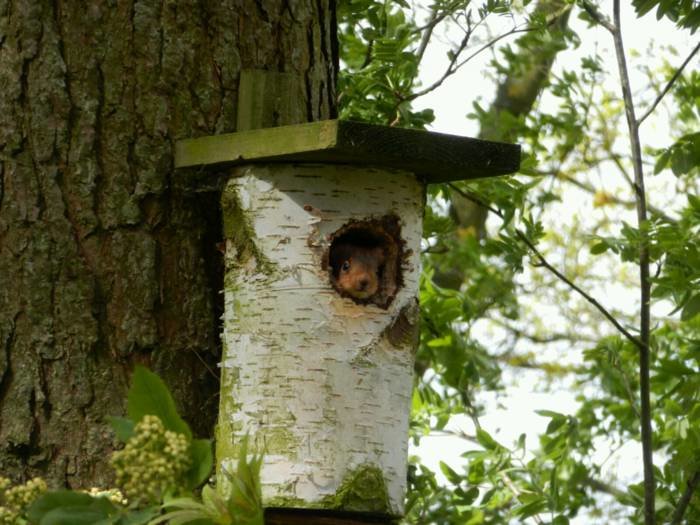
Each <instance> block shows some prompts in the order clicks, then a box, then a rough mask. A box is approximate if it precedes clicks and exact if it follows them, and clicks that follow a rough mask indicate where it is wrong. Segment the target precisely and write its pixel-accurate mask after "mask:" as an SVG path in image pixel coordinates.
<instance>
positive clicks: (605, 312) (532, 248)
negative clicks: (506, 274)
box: [448, 182, 642, 348]
mask: <svg viewBox="0 0 700 525" xmlns="http://www.w3.org/2000/svg"><path fill="white" fill-rule="evenodd" d="M448 186H449V187H450V188H452V189H453V190H454V191H456V192H457V193H459V194H460V195H461V196H462V197H464V198H465V199H469V200H471V201H472V202H475V203H476V204H478V205H479V206H483V207H484V208H486V209H487V210H489V211H491V212H493V213H495V214H496V215H498V216H499V217H500V218H501V219H502V218H503V214H502V213H501V212H500V211H499V210H497V209H495V208H493V207H491V206H489V205H488V204H486V203H485V202H483V201H482V200H481V199H480V198H479V197H478V196H476V195H474V194H472V193H470V192H467V191H464V190H462V189H461V188H459V187H457V186H456V185H455V184H453V183H451V182H450V183H448ZM515 234H516V235H517V236H518V238H519V239H520V240H521V241H522V242H523V243H524V244H525V245H526V246H527V247H528V248H529V249H530V251H531V252H532V253H533V254H535V256H536V257H537V259H538V261H539V264H541V265H542V266H544V267H545V268H547V269H548V270H549V271H550V272H552V273H553V274H554V275H556V276H557V277H558V278H559V279H560V280H561V281H563V282H564V283H565V284H566V285H567V286H568V287H569V288H571V289H572V290H574V291H575V292H577V293H578V294H579V295H580V296H581V297H583V298H584V299H585V300H586V301H588V302H589V303H591V304H592V305H593V306H594V307H595V308H596V309H597V310H598V311H599V312H600V313H601V314H603V317H605V318H606V319H607V320H608V321H610V323H612V325H613V326H614V327H615V328H616V329H617V330H618V331H619V332H620V333H621V334H622V335H624V336H625V337H626V338H627V339H628V340H629V341H631V342H632V344H634V346H636V347H637V348H641V345H642V342H641V341H640V340H639V339H638V338H636V337H634V336H633V335H632V334H631V333H630V332H629V331H627V330H626V329H625V327H624V326H622V325H621V324H620V323H619V322H618V321H617V319H615V317H614V316H613V315H612V314H611V313H610V312H609V311H608V310H607V309H606V308H605V307H604V306H603V305H602V304H600V303H599V302H598V301H597V300H596V299H595V298H594V297H592V296H590V295H589V294H587V293H586V292H584V291H583V290H582V289H581V288H579V287H578V286H577V285H576V284H574V283H573V282H572V281H570V280H569V279H568V278H567V277H566V276H565V275H564V274H562V273H561V272H560V271H559V270H557V269H556V268H555V267H554V266H552V265H551V264H550V263H549V262H548V261H547V259H545V258H544V255H542V254H541V253H540V252H539V250H538V249H537V248H536V247H535V245H534V244H533V243H532V241H530V239H528V237H527V235H525V234H524V233H523V232H521V231H520V230H518V229H516V230H515Z"/></svg>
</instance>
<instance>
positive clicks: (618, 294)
mask: <svg viewBox="0 0 700 525" xmlns="http://www.w3.org/2000/svg"><path fill="white" fill-rule="evenodd" d="M622 4H623V9H622V15H623V20H622V25H623V39H624V42H625V48H626V50H627V52H628V68H629V70H630V76H631V82H632V85H633V92H634V94H635V95H636V96H637V97H639V96H640V94H641V92H643V91H646V92H647V93H651V94H652V96H655V94H656V92H654V91H651V92H650V91H649V90H646V88H647V81H646V78H645V77H644V76H643V75H642V74H641V73H640V72H639V69H638V68H639V67H640V66H650V67H652V68H654V67H656V66H658V65H660V63H661V61H660V60H659V62H658V63H657V64H650V63H649V58H648V56H647V53H646V52H645V51H646V50H647V49H649V48H650V46H653V48H654V49H656V50H657V52H656V54H652V56H658V57H659V58H662V57H666V58H667V59H668V60H669V61H670V62H671V63H672V64H676V65H680V64H681V63H682V61H683V60H684V59H685V57H686V56H687V54H688V53H689V52H690V50H691V49H692V46H694V45H695V44H696V43H697V38H698V37H697V35H696V36H695V37H694V39H693V38H690V35H689V33H688V32H687V31H679V30H678V29H676V28H675V27H674V26H673V25H672V24H670V23H668V22H666V21H657V20H656V16H655V14H654V13H653V12H652V13H651V14H647V15H646V16H645V17H644V18H642V19H637V18H636V17H635V15H634V13H633V10H632V8H631V7H630V6H628V5H627V2H622ZM602 5H603V6H604V8H608V11H607V14H608V15H609V16H611V11H610V10H609V9H610V6H611V3H610V2H602ZM497 22H498V23H500V25H501V26H502V28H503V30H508V29H509V28H510V22H509V20H508V19H505V18H502V19H501V20H499V21H497ZM570 25H571V27H572V28H573V29H574V30H575V31H576V32H577V33H578V34H579V36H580V37H581V41H582V44H581V46H580V48H579V49H576V50H571V51H566V52H565V53H561V54H560V55H559V56H558V57H557V63H556V64H555V68H554V72H555V74H557V73H559V72H561V70H562V66H561V65H562V64H564V65H565V66H566V67H567V68H568V69H577V65H578V64H579V63H580V59H581V57H583V56H586V55H589V54H592V53H593V52H594V51H595V50H596V49H597V51H598V53H599V54H600V55H601V56H602V57H603V58H604V60H605V62H606V64H607V68H608V71H610V72H612V73H613V74H612V75H611V76H610V79H609V82H610V84H609V85H608V86H606V87H608V88H609V89H610V90H613V91H614V92H616V93H619V86H618V84H617V74H616V72H617V65H616V62H615V54H614V49H613V47H612V40H611V38H610V35H609V34H608V33H607V31H605V30H603V29H587V28H586V25H585V23H584V22H582V21H581V20H579V19H578V18H576V17H572V19H571V21H570ZM492 31H493V33H492V34H493V35H496V34H499V33H500V32H503V31H499V30H498V24H495V25H494V28H493V29H492ZM453 35H456V36H452V40H457V39H458V38H460V36H459V35H460V33H453ZM512 38H515V37H512ZM442 40H443V41H445V38H444V36H443V37H442ZM669 45H670V46H674V47H675V48H676V49H677V51H678V56H675V57H674V56H671V55H669V53H668V52H667V51H662V50H661V49H660V47H661V46H669ZM447 49H448V48H447V47H446V46H445V45H444V44H443V45H433V46H431V47H430V48H429V49H428V51H427V53H426V56H425V59H424V63H423V69H422V72H421V78H422V80H423V84H424V85H429V84H431V83H432V82H433V81H434V79H436V78H439V76H441V74H442V72H443V71H444V68H445V66H446V64H447V57H446V51H447ZM632 50H638V51H639V54H635V53H634V52H631V51H632ZM491 58H492V55H491V54H490V53H488V52H485V53H482V54H481V55H480V56H478V57H477V58H475V59H474V60H473V61H472V62H470V63H469V64H467V66H466V67H465V68H464V69H462V70H461V71H459V72H458V73H457V74H455V75H454V76H453V77H451V78H450V79H448V80H447V81H446V82H445V83H444V84H443V85H442V86H441V87H440V88H439V89H438V90H436V91H434V92H432V93H430V94H428V95H426V96H424V97H423V98H421V99H419V100H418V101H416V104H415V106H416V107H417V108H418V109H422V108H424V107H429V108H433V109H434V111H435V114H436V120H435V122H434V125H433V126H432V129H433V130H434V131H440V132H445V133H454V134H459V135H468V136H475V135H476V134H477V133H478V125H477V123H475V122H474V121H470V120H467V119H466V115H467V113H469V112H471V111H472V102H473V101H474V100H480V102H481V105H482V106H484V107H488V105H489V104H490V103H491V100H492V98H493V96H494V93H495V90H494V84H493V82H492V81H491V80H490V79H488V78H486V77H485V76H484V75H483V74H482V71H485V70H487V69H488V68H487V63H488V61H490V60H491ZM699 62H700V60H698V57H695V58H694V60H693V62H692V63H691V64H689V66H688V69H691V68H693V67H695V68H697V67H698V64H699ZM635 87H636V89H635ZM635 102H636V104H637V114H638V116H639V115H640V114H642V113H643V111H644V110H646V107H647V104H648V103H649V101H648V100H646V101H641V100H639V99H638V98H637V99H636V100H635ZM642 102H643V103H642ZM541 104H542V107H543V108H548V107H552V111H554V108H555V107H556V101H555V100H554V99H553V98H551V97H549V98H545V99H544V100H542V101H541ZM659 111H660V112H661V117H665V116H666V115H665V114H664V113H663V109H657V112H659ZM641 136H642V137H641V138H642V142H643V144H645V145H647V146H654V147H661V146H666V145H668V144H670V143H671V138H672V137H673V134H672V133H670V132H669V130H668V128H667V126H666V119H665V118H660V119H654V118H653V115H652V117H650V118H649V119H647V120H646V121H645V123H644V125H643V127H642V129H641ZM624 138H625V140H627V139H626V135H624ZM625 146H626V145H625V144H621V145H620V148H624V147H625ZM621 150H622V151H624V150H623V149H621ZM611 171H612V172H613V174H608V173H606V174H600V176H601V177H604V178H603V179H600V180H604V181H605V189H606V190H607V191H610V192H614V193H616V194H619V192H627V193H625V194H626V195H629V193H628V192H629V190H628V186H627V184H626V183H625V182H624V181H623V180H621V179H616V175H614V170H611ZM650 179H652V178H651V177H647V182H648V185H649V192H648V193H649V195H651V196H656V195H659V194H661V195H663V194H664V192H663V191H662V192H660V191H659V190H661V189H662V188H668V187H672V186H673V182H672V181H669V180H668V179H664V178H663V177H661V176H659V177H654V178H653V179H652V180H650ZM669 184H670V186H669ZM664 191H667V190H666V189H664ZM591 208H592V202H591V196H590V195H588V194H585V193H583V192H581V191H577V190H572V191H570V192H567V194H565V196H564V202H562V203H560V204H559V205H558V206H553V207H552V212H553V214H555V215H556V217H557V220H558V221H561V220H562V219H563V220H568V221H572V220H578V221H580V222H582V223H584V225H585V223H586V215H592V214H586V213H582V212H585V211H586V210H587V209H588V210H590V209H591ZM547 220H548V219H547V218H545V222H546V221H547ZM627 220H629V221H630V222H632V223H634V222H635V219H634V218H633V216H630V217H628V218H627ZM588 222H591V221H590V218H589V221H588ZM548 226H549V227H551V228H555V229H556V225H555V224H553V223H552V221H551V220H550V221H549V225H548ZM559 252H560V253H557V252H556V250H555V251H552V254H551V257H552V262H554V263H555V264H556V265H557V266H558V267H560V268H561V267H563V266H564V267H565V265H566V262H567V261H566V260H564V259H563V258H562V253H561V250H560V251H559ZM622 270H625V269H622ZM622 270H620V271H622ZM631 270H632V272H633V273H632V274H631V275H633V276H634V275H636V270H635V269H634V268H631ZM535 271H546V270H539V269H537V270H535ZM528 273H529V272H526V274H525V275H524V276H523V279H526V280H527V279H528ZM608 281H609V280H608ZM606 286H608V288H607V289H597V290H594V295H596V297H599V298H601V299H603V300H604V302H605V303H606V304H607V305H610V306H614V307H616V308H620V309H622V310H623V311H635V309H636V302H637V292H636V291H633V292H632V293H630V291H629V290H627V289H625V287H623V286H617V287H615V288H610V287H609V285H606ZM666 312H668V310H666ZM555 315H556V314H555ZM549 321H551V320H548V322H549ZM559 322H565V320H563V319H561V318H560V319H559ZM604 322H605V321H603V320H602V318H601V323H604ZM481 332H482V333H481V335H480V339H481V340H482V341H484V342H486V343H487V344H488V341H489V340H493V339H494V338H499V334H498V333H497V330H495V331H494V330H493V329H491V328H489V327H487V326H484V327H483V329H482V330H481ZM582 348H583V347H581V348H574V349H572V348H566V347H564V348H561V347H560V348H557V349H554V351H555V352H566V354H561V355H558V356H549V357H550V358H551V357H554V358H555V359H557V358H558V359H561V358H562V355H564V356H566V357H565V358H566V359H573V360H578V359H580V352H581V349H582ZM517 374H518V377H517V378H516V377H509V378H507V382H508V383H512V384H513V386H512V387H510V388H509V390H508V392H507V393H506V394H505V395H502V396H499V398H498V399H497V398H496V397H495V396H493V395H491V396H489V399H487V400H484V399H483V398H480V400H481V401H486V404H487V406H488V407H489V409H488V410H487V414H486V415H484V416H483V417H481V418H480V421H481V424H482V426H483V427H484V428H485V429H486V430H488V431H489V432H490V433H491V434H492V435H493V436H494V437H496V439H498V440H499V441H500V442H501V443H503V444H504V445H506V446H510V445H512V444H513V443H514V442H515V441H516V440H517V438H518V436H519V435H520V434H521V433H522V432H526V433H527V443H528V446H529V447H537V444H538V441H537V435H538V434H539V433H543V432H544V430H545V428H546V425H547V423H548V422H549V419H546V418H543V417H540V416H538V415H536V414H535V413H534V412H533V410H534V409H548V410H553V411H557V412H562V413H573V412H574V411H575V409H576V403H575V401H574V398H573V396H572V394H571V393H570V392H568V391H567V390H566V389H565V388H564V387H563V386H562V387H560V389H559V390H558V391H557V390H555V391H554V392H548V393H539V392H538V391H540V390H541V389H540V388H539V381H540V375H539V374H538V373H536V372H528V371H518V372H517ZM451 425H452V426H453V428H456V429H460V430H463V431H464V432H465V433H467V434H469V435H473V434H474V427H473V424H472V423H471V422H470V421H469V420H467V418H459V419H458V420H456V421H453V422H452V423H451ZM601 445H602V446H601V450H600V452H599V458H597V459H599V460H600V461H601V462H602V461H603V460H605V459H606V458H608V456H609V454H610V450H609V449H608V448H607V447H606V446H605V444H601ZM473 448H475V446H474V445H472V444H470V443H467V442H465V441H463V440H461V439H459V438H455V437H450V436H435V437H428V438H425V439H424V440H423V442H422V444H421V446H420V447H419V448H418V449H415V448H412V449H411V453H418V454H420V456H421V457H422V458H423V460H424V462H425V463H426V464H427V465H428V466H429V467H430V468H431V469H432V470H433V471H435V472H436V473H438V475H440V474H439V473H440V468H439V464H438V463H439V461H441V460H442V461H445V462H446V463H448V464H450V465H451V466H453V467H454V466H455V465H458V464H460V463H461V462H462V461H461V459H460V458H459V455H460V454H461V453H462V452H464V451H465V450H469V449H473ZM640 457H641V449H639V448H638V447H637V446H636V445H635V446H625V447H623V448H622V449H620V450H618V451H616V452H615V453H614V455H613V456H612V457H610V458H608V459H607V461H605V463H604V464H605V468H606V469H608V470H606V471H604V474H605V473H606V472H607V471H611V472H613V473H615V474H616V475H617V476H619V477H620V478H622V479H640V476H641V474H640V471H641V469H640V466H641V459H640ZM610 469H612V470H610ZM442 479H443V480H444V478H442ZM572 523H579V524H584V523H586V524H588V525H590V524H591V523H593V521H592V520H591V518H590V517H586V518H580V519H579V520H578V521H572ZM606 523H607V522H606Z"/></svg>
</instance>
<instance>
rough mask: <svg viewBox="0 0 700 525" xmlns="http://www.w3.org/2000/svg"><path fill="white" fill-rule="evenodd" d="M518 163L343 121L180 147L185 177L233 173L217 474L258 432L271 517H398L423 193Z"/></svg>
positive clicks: (453, 141)
mask: <svg viewBox="0 0 700 525" xmlns="http://www.w3.org/2000/svg"><path fill="white" fill-rule="evenodd" d="M519 160H520V148H519V146H515V145H511V144H501V143H495V142H488V141H482V140H476V139H471V138H465V137H458V136H452V135H444V134H438V133H428V132H423V131H415V130H406V129H397V128H388V127H383V126H374V125H367V124H359V123H354V122H344V121H339V120H330V121H321V122H313V123H309V124H300V125H295V126H284V127H278V128H269V129H259V130H252V131H244V132H240V133H233V134H229V135H219V136H212V137H203V138H197V139H188V140H183V141H180V142H178V143H177V146H176V160H175V162H176V167H178V168H186V167H189V168H199V169H196V170H195V171H198V172H199V173H205V174H206V173H207V170H202V169H201V168H202V167H209V166H212V165H216V166H217V170H216V171H217V172H218V173H222V172H224V173H225V174H226V176H227V180H226V181H225V183H224V185H223V189H222V194H221V206H222V212H223V224H224V234H225V241H226V250H225V264H226V268H225V280H224V296H225V313H224V328H223V347H224V354H223V357H222V363H221V367H222V382H221V404H220V413H219V424H218V429H217V463H218V465H219V473H220V474H221V471H226V470H232V469H233V468H234V467H235V462H236V458H237V446H239V445H240V443H241V442H242V439H243V437H244V436H245V435H246V434H247V435H249V436H251V438H252V439H253V442H254V443H255V444H256V445H257V447H258V450H259V451H261V452H263V453H264V459H263V467H262V473H261V482H262V491H263V500H264V504H265V507H266V508H278V509H289V508H295V509H319V510H322V511H334V512H351V513H363V514H366V515H375V516H376V515H383V516H399V515H401V514H402V512H403V499H404V493H405V488H406V469H407V441H408V439H407V433H408V422H409V415H410V404H411V403H410V402H411V390H412V385H413V364H414V352H415V349H416V345H417V334H418V320H419V310H418V301H417V295H418V281H419V276H420V241H421V233H422V217H423V207H424V204H425V187H426V184H429V183H433V182H444V181H449V180H457V179H467V178H483V177H490V176H496V175H502V174H506V173H511V172H514V171H516V170H517V169H518V166H519ZM224 478H225V476H220V477H219V480H220V481H223V480H224Z"/></svg>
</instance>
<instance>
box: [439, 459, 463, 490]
mask: <svg viewBox="0 0 700 525" xmlns="http://www.w3.org/2000/svg"><path fill="white" fill-rule="evenodd" d="M440 470H441V471H442V473H443V474H444V475H445V477H446V478H447V479H448V480H449V481H450V483H452V484H453V485H459V484H460V483H461V482H462V479H463V477H462V476H460V475H459V474H457V473H456V472H455V471H454V470H453V469H452V468H451V467H450V466H449V465H448V464H447V463H445V462H444V461H441V462H440Z"/></svg>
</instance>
